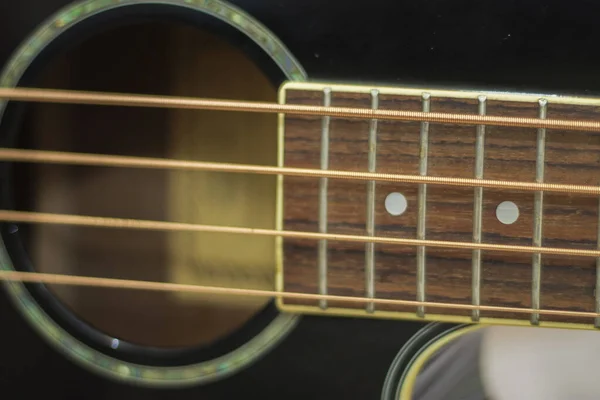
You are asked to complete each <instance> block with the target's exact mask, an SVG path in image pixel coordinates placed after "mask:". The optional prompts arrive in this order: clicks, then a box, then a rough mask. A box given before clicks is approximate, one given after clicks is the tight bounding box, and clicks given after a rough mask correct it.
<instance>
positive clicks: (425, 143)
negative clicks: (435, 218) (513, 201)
mask: <svg viewBox="0 0 600 400" xmlns="http://www.w3.org/2000/svg"><path fill="white" fill-rule="evenodd" d="M421 103H422V109H423V112H430V111H431V96H430V95H429V93H423V95H422V96H421ZM428 153H429V122H421V131H420V147H419V175H421V176H426V175H427V156H428ZM418 197H419V200H418V202H419V204H418V213H417V239H419V240H423V239H425V233H426V230H427V223H426V222H427V185H426V184H420V185H419V192H418ZM425 253H426V249H425V246H418V247H417V301H425V296H426V290H425V280H426V276H427V275H426V263H425ZM417 315H418V316H419V317H421V318H423V317H424V316H425V308H424V307H422V306H421V307H418V308H417Z"/></svg>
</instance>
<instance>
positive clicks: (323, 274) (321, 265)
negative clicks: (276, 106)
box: [317, 88, 331, 310]
mask: <svg viewBox="0 0 600 400" xmlns="http://www.w3.org/2000/svg"><path fill="white" fill-rule="evenodd" d="M323 105H324V106H325V107H329V106H330V105H331V89H329V88H325V89H324V90H323ZM330 120H331V117H329V116H324V117H323V119H322V121H321V169H322V170H324V171H326V170H328V169H329V125H330V122H331V121H330ZM327 186H328V178H326V177H324V178H321V179H319V232H320V233H327V222H328V217H327ZM327 258H328V257H327V239H322V240H319V253H318V266H317V267H318V274H319V293H320V294H322V295H326V294H327ZM319 307H320V308H321V309H322V310H325V309H326V308H327V300H325V299H322V300H320V301H319Z"/></svg>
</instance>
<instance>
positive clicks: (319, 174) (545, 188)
mask: <svg viewBox="0 0 600 400" xmlns="http://www.w3.org/2000/svg"><path fill="white" fill-rule="evenodd" d="M0 160H1V161H12V162H30V163H48V164H72V165H88V166H104V167H125V168H147V169H170V170H186V171H211V172H229V173H246V174H260V175H281V176H294V177H301V178H332V179H344V180H357V181H374V182H396V183H418V184H433V185H444V186H454V187H467V188H475V187H484V188H489V189H513V190H522V191H528V192H556V193H569V194H582V195H600V187H599V186H592V185H571V184H561V183H545V182H522V181H510V180H493V179H469V178H456V177H443V176H430V175H410V174H388V173H377V172H359V171H343V170H322V169H314V168H292V167H275V166H264V165H247V164H232V163H218V162H203V161H189V160H175V159H166V158H148V157H133V156H116V155H107V154H85V153H70V152H58V151H44V150H24V149H12V148H0Z"/></svg>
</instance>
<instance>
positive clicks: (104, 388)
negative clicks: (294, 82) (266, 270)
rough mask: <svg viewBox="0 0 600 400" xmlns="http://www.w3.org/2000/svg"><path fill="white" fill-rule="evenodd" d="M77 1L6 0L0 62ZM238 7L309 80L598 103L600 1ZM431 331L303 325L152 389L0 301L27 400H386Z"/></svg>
mask: <svg viewBox="0 0 600 400" xmlns="http://www.w3.org/2000/svg"><path fill="white" fill-rule="evenodd" d="M67 3H68V1H67V0H20V1H7V0H4V1H2V2H1V3H0V65H4V63H5V62H7V60H8V59H9V57H10V55H11V53H12V52H13V51H14V50H15V48H16V47H17V46H18V45H19V44H20V43H21V41H22V40H23V39H24V38H25V37H26V36H27V35H28V34H30V33H31V31H33V30H34V29H35V28H36V26H37V25H38V24H40V23H41V22H42V21H43V20H44V19H46V18H47V17H48V16H49V15H51V14H52V13H54V12H56V11H57V10H58V9H59V8H60V7H63V6H64V5H65V4H67ZM231 3H232V4H234V5H236V6H238V7H240V8H241V9H243V10H244V11H245V12H247V13H248V14H250V15H251V16H253V17H254V18H256V19H257V20H258V21H260V22H261V23H262V24H264V25H265V26H266V27H267V28H268V29H270V30H271V31H272V32H273V33H274V34H275V35H276V36H277V37H278V38H279V39H280V40H281V41H282V42H283V43H284V44H285V46H287V47H288V48H289V50H290V51H291V53H293V54H294V55H295V57H296V58H297V59H298V61H299V62H300V64H301V65H302V66H303V67H304V69H305V70H306V72H307V75H308V79H309V80H319V81H322V80H326V81H335V82H352V83H364V82H368V83H374V84H391V85H394V84H402V85H425V86H438V87H439V86H448V87H462V88H471V89H479V88H481V89H493V90H510V91H518V92H520V91H529V92H549V93H569V94H588V95H589V94H593V93H595V92H599V91H600V74H598V72H597V69H598V66H599V65H600V53H599V52H598V51H597V50H596V49H597V46H598V43H599V42H600V30H599V29H598V24H597V16H598V14H599V12H600V5H599V4H597V2H592V1H583V0H574V1H568V2H564V1H529V2H523V1H502V2H497V1H461V0H458V1H404V0H395V1H377V0H374V1H370V2H352V1H347V0H346V1H337V0H335V1H334V0H329V1H322V0H303V1H282V0H234V1H231ZM233 39H234V40H235V38H233ZM423 326H424V324H419V323H412V322H410V323H409V322H398V321H381V320H354V319H346V318H321V317H303V318H302V320H301V322H300V323H299V325H298V326H297V327H296V328H295V329H294V330H293V331H292V333H291V334H290V335H289V336H288V337H287V338H286V339H285V340H284V341H283V342H282V343H281V344H280V345H278V346H277V347H275V349H274V350H272V351H271V352H270V353H269V354H267V355H266V356H265V357H264V358H262V359H260V360H259V361H258V362H257V363H255V364H253V365H252V366H250V367H249V368H246V369H244V370H243V371H241V372H239V373H237V374H235V375H234V376H231V377H229V378H227V379H224V380H221V381H218V382H216V383H212V384H208V385H204V386H193V387H188V388H185V389H147V388H139V387H135V386H131V385H126V384H119V383H115V382H113V381H110V380H107V379H104V378H101V377H99V376H97V375H95V374H92V373H90V372H88V371H87V370H84V369H82V368H80V367H79V366H78V365H76V364H74V363H72V362H71V361H69V360H67V359H65V358H64V357H63V356H62V355H61V354H59V353H58V352H56V351H55V350H54V349H53V348H51V347H50V346H48V345H47V344H46V342H45V341H43V340H42V339H40V338H39V336H38V335H37V334H36V333H35V332H34V331H33V330H32V329H31V328H30V327H29V325H28V324H27V323H26V322H25V321H24V320H23V318H22V316H21V315H19V313H18V312H17V311H16V310H15V308H14V307H13V306H12V305H11V304H10V302H9V301H8V300H7V299H6V296H5V295H4V294H3V295H2V298H1V300H0V341H1V343H2V344H3V346H2V351H1V353H0V354H1V356H0V388H2V391H3V393H8V394H10V393H13V394H18V396H19V397H20V398H28V397H33V396H34V395H36V396H39V395H40V394H42V393H43V395H45V396H48V397H50V396H53V397H57V398H62V399H68V398H87V399H104V398H106V399H121V398H122V399H131V400H132V399H144V400H151V399H196V398H201V399H207V400H208V399H231V398H236V397H240V396H245V397H256V398H261V399H265V400H266V399H306V398H312V399H341V398H344V399H361V400H362V399H377V398H379V397H380V396H381V392H382V386H383V383H384V380H385V377H386V373H387V371H388V369H389V368H390V365H391V364H392V361H393V360H394V358H395V357H396V355H397V353H398V351H399V350H400V349H401V348H402V347H403V346H404V344H405V343H407V342H408V341H409V340H410V339H411V337H413V335H415V334H416V333H417V332H418V331H419V329H421V328H422V327H423ZM438 333H439V330H438ZM428 339H430V338H428ZM426 341H427V340H422V341H421V343H425V342H426Z"/></svg>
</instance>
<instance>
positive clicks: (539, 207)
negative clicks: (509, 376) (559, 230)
mask: <svg viewBox="0 0 600 400" xmlns="http://www.w3.org/2000/svg"><path fill="white" fill-rule="evenodd" d="M547 113H548V101H547V100H546V99H540V100H539V117H540V119H546V117H547ZM545 158H546V128H539V129H538V130H537V145H536V158H535V181H536V182H538V183H541V182H543V181H544V166H545ZM543 223H544V192H541V191H540V192H535V194H534V200H533V245H534V246H537V247H541V246H542V229H543ZM531 267H532V268H531V308H533V309H539V308H540V296H541V282H542V255H541V254H540V253H534V254H533V255H532V263H531ZM531 323H532V324H533V325H538V324H539V323H540V316H539V314H537V313H533V314H531Z"/></svg>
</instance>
